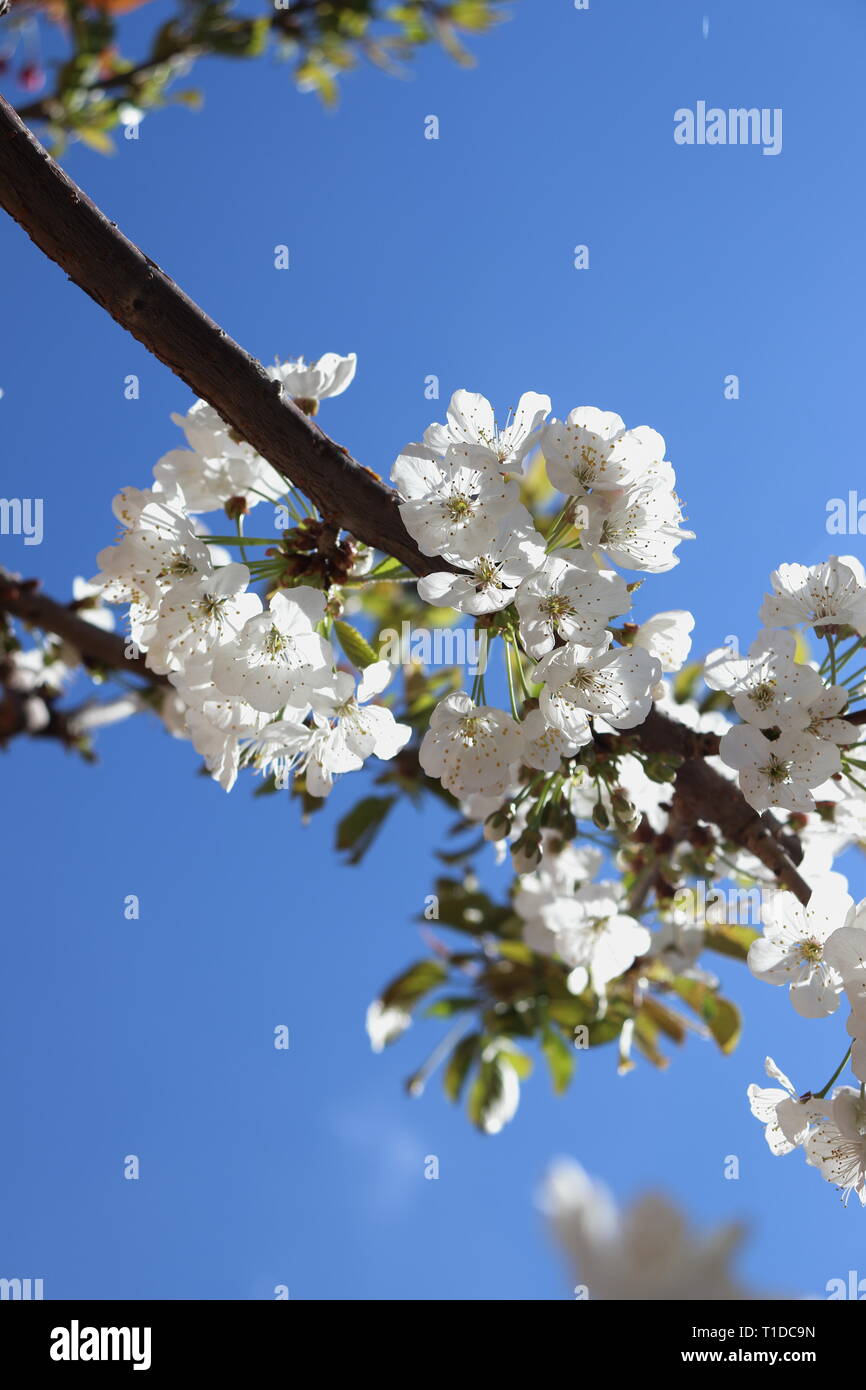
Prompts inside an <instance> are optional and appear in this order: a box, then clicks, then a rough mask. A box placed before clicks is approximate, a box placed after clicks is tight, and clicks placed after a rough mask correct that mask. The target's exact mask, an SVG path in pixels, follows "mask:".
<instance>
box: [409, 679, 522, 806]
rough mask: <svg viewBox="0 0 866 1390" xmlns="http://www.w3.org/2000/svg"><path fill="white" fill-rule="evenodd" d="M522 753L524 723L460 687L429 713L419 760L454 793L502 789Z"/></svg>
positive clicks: (502, 791) (466, 794) (455, 794)
mask: <svg viewBox="0 0 866 1390" xmlns="http://www.w3.org/2000/svg"><path fill="white" fill-rule="evenodd" d="M522 751H523V734H522V732H521V728H520V725H519V724H518V723H517V722H516V720H514V719H512V718H511V716H510V715H509V714H506V713H505V712H504V711H503V710H499V709H492V708H491V707H490V706H487V705H476V704H475V703H474V701H473V700H471V699H470V697H469V696H468V695H466V694H465V693H463V692H462V691H461V692H459V693H457V694H454V695H446V696H445V698H444V699H443V700H440V701H439V703H438V704H437V706H436V708H435V709H434V710H433V713H432V714H431V716H430V725H429V727H428V729H427V732H426V734H425V735H424V738H423V739H422V741H421V747H420V749H419V751H418V760H419V762H420V763H421V766H422V768H423V769H424V771H425V772H426V773H427V775H428V776H429V777H438V778H439V780H440V781H441V783H442V785H443V787H445V788H447V790H448V791H450V792H452V793H453V795H454V796H457V797H461V798H462V797H466V796H470V795H471V794H472V793H473V792H483V793H485V795H488V796H495V795H497V793H500V794H501V793H504V792H505V791H506V790H507V788H508V786H509V784H510V782H511V781H512V775H513V772H512V770H513V765H514V764H515V763H516V762H517V761H518V760H519V759H520V756H521V754H522Z"/></svg>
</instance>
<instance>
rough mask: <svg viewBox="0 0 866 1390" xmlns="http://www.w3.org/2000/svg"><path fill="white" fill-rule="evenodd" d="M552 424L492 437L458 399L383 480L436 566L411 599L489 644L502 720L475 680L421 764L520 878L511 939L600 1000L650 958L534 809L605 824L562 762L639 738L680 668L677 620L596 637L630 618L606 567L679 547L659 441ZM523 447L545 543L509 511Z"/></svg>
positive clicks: (601, 886)
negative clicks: (542, 484) (537, 472)
mask: <svg viewBox="0 0 866 1390" xmlns="http://www.w3.org/2000/svg"><path fill="white" fill-rule="evenodd" d="M550 409H551V403H550V400H549V398H548V397H547V396H542V395H539V394H537V393H535V392H527V393H526V394H525V395H523V396H522V397H521V399H520V401H519V403H518V405H517V408H516V410H515V411H514V415H513V418H512V419H511V420H510V421H509V423H508V424H507V425H505V426H504V427H502V428H499V427H497V424H496V421H495V417H494V412H493V408H492V406H491V405H490V403H489V402H488V401H487V400H485V399H484V397H482V396H479V395H477V394H473V393H470V392H467V391H458V392H456V393H455V395H454V396H453V397H452V399H451V402H450V406H449V408H448V412H447V419H446V421H445V422H444V423H443V424H433V425H431V426H430V427H429V428H428V429H427V430H426V432H425V434H424V437H423V440H422V441H421V442H420V443H417V444H412V445H410V446H408V448H407V449H406V450H404V452H403V453H402V454H401V455H400V456H399V458H398V459H397V461H396V463H395V464H394V467H393V470H392V475H391V476H392V481H393V482H394V484H395V486H396V488H397V490H398V493H399V495H400V497H401V499H402V501H401V504H400V512H401V515H402V517H403V520H404V522H405V524H406V528H407V530H408V531H409V533H410V534H411V535H412V536H413V538H414V539H415V541H416V543H417V545H418V547H419V549H420V550H421V551H422V552H423V553H424V554H425V555H428V556H431V557H435V558H436V559H438V560H440V561H441V562H442V563H441V568H435V567H434V568H433V569H432V571H431V573H429V574H428V575H426V576H425V577H424V578H422V579H421V580H420V581H419V583H418V593H419V595H420V597H421V598H422V599H424V600H425V601H426V602H427V603H429V604H430V605H432V606H434V607H440V608H441V607H452V608H454V609H456V610H457V611H458V612H460V613H465V614H468V615H471V616H473V617H474V618H475V620H476V624H477V625H478V626H481V627H484V628H485V630H486V631H487V633H488V635H489V636H491V637H494V638H495V637H496V636H499V637H501V638H502V640H503V644H504V653H505V669H506V675H507V683H508V689H509V699H510V705H511V710H510V713H509V712H508V711H506V710H504V709H499V708H496V707H495V706H492V705H489V704H487V703H485V701H484V699H483V698H482V692H483V690H484V679H483V677H481V678H480V679H479V680H477V681H476V688H475V689H474V690H473V691H472V692H471V693H468V692H466V691H461V692H456V693H451V694H448V695H446V696H445V697H444V698H443V699H442V700H440V701H439V703H438V704H437V705H436V707H435V709H434V710H433V712H432V715H431V717H430V722H429V728H428V731H427V733H426V734H425V736H424V739H423V741H422V743H421V749H420V761H421V766H422V767H423V768H424V770H425V772H427V773H428V775H430V776H432V777H436V778H438V779H439V780H440V781H441V782H442V784H443V786H444V787H446V788H447V789H448V790H449V791H450V792H452V793H453V795H454V796H456V797H457V798H458V799H459V800H461V801H462V802H463V803H464V806H465V809H466V811H467V814H468V815H469V816H470V817H473V818H475V819H483V820H484V821H485V828H486V833H487V834H488V836H489V838H491V839H493V840H510V841H511V842H512V861H513V864H514V867H515V869H516V870H517V871H518V873H519V874H522V875H526V876H527V877H525V878H524V879H523V881H522V886H521V888H520V891H519V892H518V894H517V898H516V905H517V910H518V911H519V912H520V913H521V915H524V916H525V920H526V939H527V941H529V942H530V943H531V944H532V945H533V946H535V947H536V949H541V950H544V951H546V952H547V953H549V954H553V953H555V954H557V955H558V956H559V957H560V958H561V959H562V960H563V961H565V962H566V963H567V964H568V965H569V966H570V967H571V971H572V974H571V982H572V987H573V988H574V990H575V992H581V991H582V990H583V989H585V988H587V986H589V985H591V986H592V988H593V990H594V991H595V992H596V994H597V995H598V996H599V998H600V999H603V997H604V990H605V985H606V983H607V982H609V981H610V980H612V979H614V978H616V977H617V976H619V975H621V974H622V973H623V971H624V970H625V969H627V967H628V966H629V965H630V964H631V963H632V961H633V960H634V959H635V958H636V957H637V956H638V955H640V954H642V953H643V952H644V951H645V950H646V949H647V948H648V946H649V940H650V938H649V933H648V932H647V930H646V928H645V927H643V926H642V925H641V924H640V923H639V922H637V921H636V920H635V919H634V918H633V917H632V916H630V915H629V913H628V912H627V911H626V909H625V907H624V904H623V890H622V888H621V886H620V885H619V884H617V883H614V882H603V883H597V884H593V883H591V882H589V880H590V879H591V877H592V876H593V875H594V872H595V870H596V868H597V867H598V863H597V862H596V861H599V862H600V856H596V855H595V854H594V852H593V851H589V852H586V851H583V850H580V851H578V850H574V849H570V848H566V849H563V848H562V845H563V837H562V836H561V835H555V834H552V833H550V832H548V831H547V830H545V829H544V828H543V826H542V824H541V821H542V815H543V812H544V806H545V804H547V805H548V806H549V810H550V812H551V813H552V812H553V811H554V808H556V809H557V813H558V814H565V815H566V816H570V817H572V819H573V821H574V820H576V819H577V818H579V817H580V816H581V815H586V816H587V817H592V815H593V814H594V813H595V814H596V815H597V814H599V813H603V814H604V815H605V816H607V815H608V811H607V810H606V809H605V804H604V803H605V801H606V800H609V799H610V798H609V793H608V789H607V788H605V787H603V786H602V785H601V783H599V782H598V780H597V779H596V780H595V781H593V779H592V778H590V777H589V776H588V775H587V770H586V767H585V766H584V765H583V764H582V763H581V762H580V761H579V760H578V761H577V762H569V760H572V759H574V758H575V755H577V754H579V753H580V750H581V749H584V748H586V747H587V746H588V745H590V744H591V743H592V740H593V735H594V731H595V732H598V731H608V732H610V731H614V730H616V731H620V730H628V729H632V728H634V727H636V726H637V725H638V724H640V723H642V722H643V720H644V719H645V718H646V716H647V714H648V713H649V710H650V707H651V705H652V702H653V698H654V696H656V695H661V694H662V693H663V686H662V684H661V682H662V675H663V673H665V672H672V671H676V670H678V669H679V668H680V666H681V665H682V663H683V661H684V660H685V658H686V656H687V655H688V651H689V647H690V635H689V634H690V632H691V630H692V627H693V625H694V619H693V618H692V616H691V614H689V613H686V612H670V613H661V614H657V615H656V616H655V617H654V618H651V619H650V620H649V621H648V622H647V623H645V624H643V625H642V626H640V627H638V626H636V625H634V624H631V625H629V626H628V628H627V629H626V630H620V631H619V633H618V634H617V635H618V638H619V640H618V641H617V640H616V637H615V631H614V629H613V627H612V623H613V620H614V619H616V618H621V617H622V616H623V615H624V614H626V613H628V611H629V610H630V608H631V605H632V597H631V590H632V588H633V587H635V585H634V584H631V585H630V584H629V583H628V582H627V581H626V579H625V578H624V577H623V576H622V574H620V573H619V572H618V569H617V568H616V567H617V566H619V567H622V568H625V569H627V570H631V571H636V572H649V573H659V572H662V571H664V570H669V569H671V568H672V567H673V566H674V565H675V564H676V563H677V556H676V553H675V552H676V548H677V546H678V544H679V542H680V541H681V540H684V539H686V538H690V537H691V536H692V532H690V531H687V530H685V529H684V528H683V525H682V521H683V513H682V507H681V504H680V501H679V499H678V497H677V495H676V492H675V490H674V484H675V479H674V472H673V469H672V467H671V464H670V463H669V462H668V461H667V460H666V459H665V443H664V440H663V439H662V437H661V435H659V434H657V433H656V431H655V430H652V429H649V428H647V427H645V426H640V427H638V428H635V429H627V428H626V426H625V424H624V422H623V420H622V419H621V418H620V416H619V415H615V414H613V413H612V412H609V411H602V410H598V409H595V408H594V407H581V408H578V409H576V410H573V411H572V412H571V413H570V414H569V415H568V417H567V418H566V419H565V420H558V419H555V418H553V419H550V418H549V415H550ZM535 449H538V450H540V452H541V455H542V456H543V459H544V464H545V467H546V470H547V477H548V480H549V483H550V485H551V487H552V488H553V489H555V490H556V491H557V492H558V493H559V494H560V496H559V504H558V507H554V508H553V509H552V512H551V515H550V517H549V518H546V519H545V520H544V521H542V522H541V523H540V525H541V526H543V528H544V534H542V530H541V529H539V525H537V524H536V522H535V521H534V519H533V517H532V515H531V514H530V512H529V510H528V508H527V507H526V506H525V505H524V503H523V502H522V501H521V486H520V485H521V481H522V479H523V477H524V471H525V465H526V461H527V459H528V457H529V455H530V453H531V452H532V451H533V450H535ZM526 770H529V772H530V774H531V777H530V780H529V782H528V783H527V781H526V779H525V771H526ZM629 777H631V779H632V781H633V782H634V784H635V787H636V788H637V787H639V788H640V790H641V791H644V790H645V789H646V788H647V787H649V788H655V791H650V793H649V795H650V799H651V800H653V801H654V802H655V804H656V805H658V802H659V797H658V795H657V792H658V788H657V787H656V784H654V783H652V782H651V780H650V779H649V778H648V777H647V776H646V775H645V773H644V770H643V766H642V763H641V761H640V760H639V759H638V758H629V759H624V760H623V769H622V778H623V779H624V780H628V778H629ZM597 807H598V808H599V810H596V808H597ZM640 814H641V813H640V812H638V811H637V810H636V808H635V805H634V802H633V801H632V800H631V799H630V798H629V796H628V794H627V792H626V790H625V789H624V788H623V786H622V785H620V786H618V788H617V791H616V793H615V794H614V798H613V802H612V803H611V806H610V815H612V816H613V817H614V819H616V821H617V823H618V824H620V825H621V826H622V827H625V826H626V824H627V823H629V822H631V823H632V824H637V821H638V820H639V819H640ZM554 846H555V850H556V853H552V850H553V848H554ZM536 870H537V871H538V872H537V873H536V872H535V871H536ZM581 884H582V885H583V886H579V885H581ZM576 887H577V889H578V891H576V892H575V888H576Z"/></svg>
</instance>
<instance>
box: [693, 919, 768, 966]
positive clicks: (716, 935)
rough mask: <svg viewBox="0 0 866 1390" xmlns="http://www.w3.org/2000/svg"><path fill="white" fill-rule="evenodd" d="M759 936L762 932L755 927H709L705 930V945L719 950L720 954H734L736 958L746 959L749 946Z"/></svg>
mask: <svg viewBox="0 0 866 1390" xmlns="http://www.w3.org/2000/svg"><path fill="white" fill-rule="evenodd" d="M759 936H760V932H757V931H755V930H754V928H753V927H738V926H728V925H722V926H718V927H708V928H707V930H706V931H705V932H704V945H705V946H706V947H707V948H708V950H710V951H716V952H718V954H719V955H720V956H733V958H734V960H745V959H746V957H747V956H748V954H749V947H750V946H751V944H752V942H753V941H757V939H758V937H759Z"/></svg>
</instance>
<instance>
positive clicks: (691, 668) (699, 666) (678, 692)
mask: <svg viewBox="0 0 866 1390" xmlns="http://www.w3.org/2000/svg"><path fill="white" fill-rule="evenodd" d="M703 670H704V666H703V662H701V661H692V662H690V663H689V665H688V666H684V667H683V668H682V670H681V671H678V672H677V674H676V675H675V676H674V681H673V689H674V699H675V700H676V702H677V704H679V705H681V704H683V703H684V702H685V701H686V700H689V699H691V697H692V694H693V693H694V689H695V686H696V685H697V683H698V680H699V679H700V677H701V675H702V674H703Z"/></svg>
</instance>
